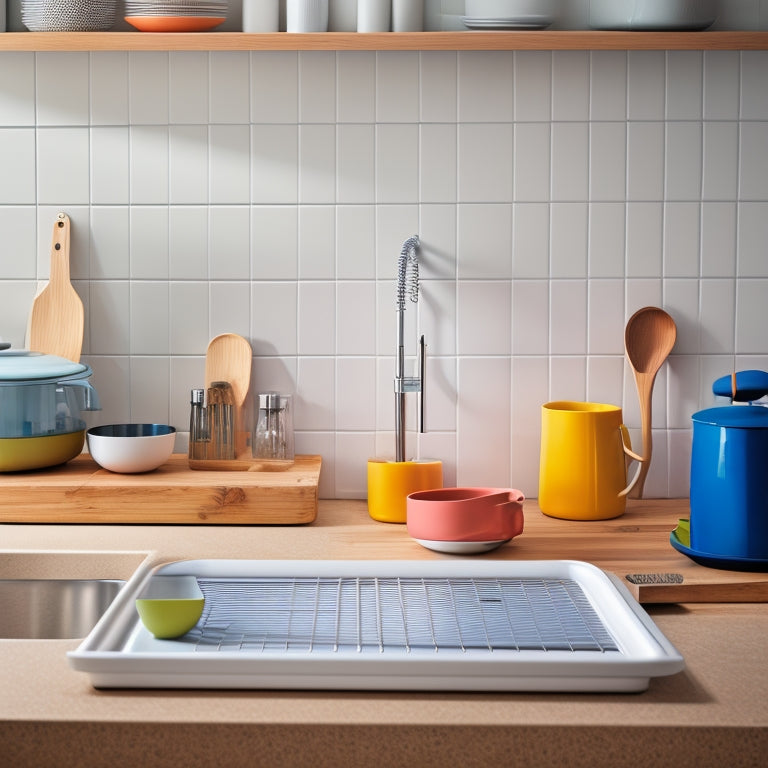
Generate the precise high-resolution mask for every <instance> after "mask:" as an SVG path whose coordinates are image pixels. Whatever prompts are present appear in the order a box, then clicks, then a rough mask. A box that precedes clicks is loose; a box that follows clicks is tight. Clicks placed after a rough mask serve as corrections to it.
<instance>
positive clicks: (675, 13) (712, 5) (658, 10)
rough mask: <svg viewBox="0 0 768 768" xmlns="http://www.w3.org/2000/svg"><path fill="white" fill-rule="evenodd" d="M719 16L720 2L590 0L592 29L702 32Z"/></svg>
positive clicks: (590, 23) (702, 0) (692, 0)
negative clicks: (718, 5)
mask: <svg viewBox="0 0 768 768" xmlns="http://www.w3.org/2000/svg"><path fill="white" fill-rule="evenodd" d="M716 17H717V0H590V3H589V26H590V27H592V29H631V30H637V31H643V30H664V29H667V30H698V29H706V28H707V27H709V26H711V25H712V24H713V23H714V21H715V18H716Z"/></svg>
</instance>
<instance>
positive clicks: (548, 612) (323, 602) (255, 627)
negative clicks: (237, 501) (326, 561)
mask: <svg viewBox="0 0 768 768" xmlns="http://www.w3.org/2000/svg"><path fill="white" fill-rule="evenodd" d="M198 583H199V585H200V588H201V590H202V592H203V594H204V596H205V605H206V608H205V610H204V612H203V616H202V618H201V620H200V621H199V622H198V624H197V626H196V627H195V628H194V629H193V630H192V631H190V632H188V633H187V635H186V636H185V637H184V642H187V643H190V644H192V645H193V646H194V648H195V650H196V651H201V652H206V651H209V652H212V651H243V650H249V651H254V652H265V651H283V652H287V653H301V654H303V653H309V654H313V653H315V654H318V653H319V654H324V653H338V652H343V651H352V652H356V653H361V654H366V653H373V654H386V653H401V652H403V651H405V652H407V653H425V652H426V653H435V652H440V651H442V650H452V651H453V650H459V651H462V652H465V653H489V652H493V651H495V650H500V649H504V650H513V651H522V650H539V651H551V650H560V651H576V650H579V651H597V652H611V651H613V652H618V646H617V645H616V642H615V640H614V639H613V637H612V636H611V635H610V634H609V633H608V631H607V630H606V628H605V626H604V625H603V623H602V622H601V621H600V618H599V617H598V615H597V613H596V612H595V610H594V608H593V607H592V605H591V604H590V602H589V600H587V598H586V596H585V594H584V592H583V590H582V589H581V587H580V586H579V585H578V584H577V582H576V581H575V580H574V579H535V578H525V579H522V578H517V579H513V578H507V579H498V578H447V577H446V578H400V577H394V578H355V577H352V578H339V577H337V578H332V577H326V578H321V577H316V578H288V579H280V578H253V579H247V580H246V579H206V578H201V579H198Z"/></svg>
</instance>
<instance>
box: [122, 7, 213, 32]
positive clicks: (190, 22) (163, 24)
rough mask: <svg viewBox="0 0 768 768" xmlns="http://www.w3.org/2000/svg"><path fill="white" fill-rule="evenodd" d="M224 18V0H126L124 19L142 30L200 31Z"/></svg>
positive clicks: (209, 27) (211, 26)
mask: <svg viewBox="0 0 768 768" xmlns="http://www.w3.org/2000/svg"><path fill="white" fill-rule="evenodd" d="M226 18H227V0H125V20H126V21H127V22H128V23H129V24H132V25H133V26H134V27H136V28H137V29H139V30H141V31H142V32H203V31H205V30H208V29H213V28H214V27H216V26H218V25H219V24H221V23H222V22H223V21H224V20H225V19H226Z"/></svg>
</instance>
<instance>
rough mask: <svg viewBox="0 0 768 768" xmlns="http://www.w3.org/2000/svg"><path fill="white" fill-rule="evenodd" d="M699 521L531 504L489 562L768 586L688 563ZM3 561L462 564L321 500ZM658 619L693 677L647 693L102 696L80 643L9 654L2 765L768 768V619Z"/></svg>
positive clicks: (662, 614) (14, 565) (9, 564)
mask: <svg viewBox="0 0 768 768" xmlns="http://www.w3.org/2000/svg"><path fill="white" fill-rule="evenodd" d="M686 514H687V506H686V504H685V502H683V501H661V502H650V501H635V502H630V505H629V508H628V511H627V513H626V514H625V515H624V516H623V517H621V518H618V519H616V520H611V521H602V522H590V523H584V522H572V521H562V520H554V519H551V518H547V517H545V516H543V515H542V514H541V513H540V512H539V510H538V508H537V507H536V505H535V502H531V501H528V502H526V506H525V519H526V529H525V532H524V533H523V535H522V536H520V537H519V538H517V539H515V540H513V541H512V542H510V543H509V544H507V545H505V546H504V547H502V548H500V549H499V550H496V551H495V552H492V553H489V554H486V555H482V557H483V558H485V559H539V558H541V557H547V558H553V559H580V560H588V561H590V562H593V563H595V564H597V565H599V566H600V567H602V568H605V569H606V570H610V571H613V572H615V573H617V575H619V576H623V575H625V574H626V573H647V572H656V573H664V572H673V571H674V572H680V573H683V574H684V576H685V579H686V581H691V582H696V581H697V579H698V580H702V579H703V580H704V581H706V580H708V579H709V580H715V581H716V580H719V579H724V580H726V581H727V580H728V579H731V580H736V581H742V580H746V581H749V580H753V581H759V580H766V579H767V578H768V577H766V575H764V574H763V575H757V574H749V575H746V576H745V575H739V574H734V573H730V572H721V571H715V570H713V569H704V568H702V567H701V566H698V565H696V564H695V563H692V562H691V561H690V560H688V559H687V558H685V557H684V556H683V555H680V554H679V553H677V552H676V551H675V550H673V549H672V547H671V546H669V544H668V537H669V531H670V530H671V529H672V528H673V527H674V524H675V521H676V520H677V518H678V517H680V516H685V515H686ZM0 550H2V551H0V578H8V577H9V576H13V577H16V578H19V577H23V576H25V575H27V576H32V577H43V576H46V577H47V576H56V577H62V578H63V577H67V576H76V577H113V578H121V577H122V578H126V577H127V576H129V575H130V574H131V573H132V572H133V570H134V569H135V568H136V567H137V566H138V565H139V564H140V563H141V562H143V561H144V560H145V559H146V558H149V559H150V561H151V562H152V563H160V562H168V561H172V560H179V559H187V558H199V557H204V558H217V557H224V558H247V559H273V558H276V559H292V558H296V559H443V558H451V556H450V555H440V554H436V553H433V552H430V551H428V550H425V549H424V548H422V547H421V546H420V545H419V544H417V543H416V542H414V541H413V540H412V539H410V537H409V536H408V534H407V531H406V529H405V526H402V525H388V524H385V523H377V522H375V521H373V520H371V519H370V518H369V516H368V514H367V511H366V506H365V503H364V502H360V501H321V502H320V508H319V513H318V516H317V520H316V521H315V522H314V523H312V524H310V525H305V526H213V525H184V526H165V525H163V526H151V525H66V524H63V525H49V524H45V525H33V524H3V525H0ZM68 553H69V554H68ZM117 553H122V554H117ZM646 609H647V610H648V611H649V613H650V614H651V616H652V617H653V619H654V621H655V622H656V623H657V624H658V626H659V627H660V629H661V630H662V631H663V632H664V634H665V635H666V636H667V637H668V638H669V639H670V640H671V641H672V643H673V644H674V645H675V646H676V647H677V648H678V650H679V651H680V652H681V653H682V654H683V656H684V657H685V660H686V669H685V671H683V672H681V673H679V674H677V675H672V676H669V677H663V678H655V679H653V680H651V684H650V687H649V689H648V690H647V691H645V692H643V693H639V694H541V693H516V694H496V693H494V694H477V693H392V692H390V693H377V692H338V691H337V692H324V691H312V692H302V691H141V690H131V691H127V690H96V689H94V688H93V687H91V685H90V682H89V678H88V677H87V676H86V675H85V674H83V673H80V672H76V671H73V670H72V669H71V668H70V667H69V663H68V661H67V658H66V651H68V650H70V649H73V648H75V647H76V646H77V645H78V643H79V641H77V640H56V641H54V640H34V641H31V640H0V686H2V691H3V694H2V698H0V754H2V755H4V758H3V764H5V765H13V766H26V765H30V766H45V765H58V766H61V765H78V766H80V765H83V766H89V765H109V766H112V767H114V766H119V765H129V764H130V765H136V764H137V763H143V764H145V765H151V766H164V765H185V766H198V765H199V766H208V765H218V764H226V765H248V766H256V765H264V766H292V765H312V766H325V765H328V766H345V765H377V766H379V765H380V766H387V765H392V766H396V765H408V766H411V768H413V767H414V766H420V767H421V766H431V765H435V766H437V765H440V766H444V765H462V766H474V765H500V766H501V765H503V766H515V765H527V766H533V765H554V764H564V765H568V766H581V765H590V766H598V765H606V766H612V767H613V768H620V767H621V766H624V765H627V766H629V765H631V766H633V767H634V768H637V766H643V765H649V766H650V765H653V766H658V765H675V766H687V765H696V766H698V768H701V766H706V765H712V766H719V765H729V766H739V765H745V766H746V765H762V764H763V760H764V757H765V754H768V695H766V691H768V645H767V644H766V642H765V638H766V637H768V605H766V604H763V603H730V604H709V603H702V604H693V603H686V604H681V605H677V604H671V605H646Z"/></svg>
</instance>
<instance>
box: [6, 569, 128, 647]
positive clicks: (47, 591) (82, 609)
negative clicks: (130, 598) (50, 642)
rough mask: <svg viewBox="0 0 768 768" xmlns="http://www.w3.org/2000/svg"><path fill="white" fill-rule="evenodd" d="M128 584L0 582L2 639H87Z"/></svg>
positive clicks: (116, 581) (100, 581)
mask: <svg viewBox="0 0 768 768" xmlns="http://www.w3.org/2000/svg"><path fill="white" fill-rule="evenodd" d="M123 584H125V581H122V580H120V579H0V638H4V639H36V640H43V639H67V638H82V637H85V636H86V635H87V634H88V633H89V632H90V631H91V629H92V628H93V626H94V625H95V624H96V622H97V621H98V620H99V618H100V617H101V615H102V614H103V613H104V611H106V609H107V608H108V607H109V605H110V603H111V602H112V601H113V600H114V599H115V596H116V595H117V593H118V592H119V591H120V588H121V587H122V586H123Z"/></svg>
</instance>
